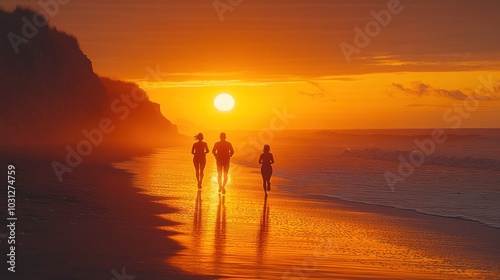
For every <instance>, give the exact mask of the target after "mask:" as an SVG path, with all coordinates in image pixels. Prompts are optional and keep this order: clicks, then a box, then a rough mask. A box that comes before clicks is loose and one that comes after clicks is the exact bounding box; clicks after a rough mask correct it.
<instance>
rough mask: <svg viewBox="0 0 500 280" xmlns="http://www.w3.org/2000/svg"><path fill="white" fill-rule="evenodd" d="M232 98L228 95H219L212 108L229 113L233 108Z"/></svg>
mask: <svg viewBox="0 0 500 280" xmlns="http://www.w3.org/2000/svg"><path fill="white" fill-rule="evenodd" d="M234 103H235V102H234V98H233V97H232V96H231V95H230V94H228V93H221V94H219V95H217V97H215V99H214V106H215V108H217V110H219V111H223V112H226V111H230V110H231V109H233V107H234Z"/></svg>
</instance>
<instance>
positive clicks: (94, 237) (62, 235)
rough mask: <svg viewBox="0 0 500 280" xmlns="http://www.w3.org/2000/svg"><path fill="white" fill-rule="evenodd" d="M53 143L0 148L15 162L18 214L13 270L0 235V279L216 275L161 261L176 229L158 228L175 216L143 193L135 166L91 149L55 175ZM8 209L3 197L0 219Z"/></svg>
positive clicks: (174, 245) (173, 249)
mask: <svg viewBox="0 0 500 280" xmlns="http://www.w3.org/2000/svg"><path fill="white" fill-rule="evenodd" d="M58 151H60V149H56V150H55V151H49V150H47V149H45V150H44V149H37V151H25V152H16V151H14V150H9V151H3V152H2V153H1V154H2V158H1V159H0V163H1V168H4V170H7V165H8V164H14V165H15V166H16V184H15V187H16V216H17V217H18V221H17V227H16V245H15V246H16V272H15V273H12V272H8V271H7V263H6V261H5V256H6V254H7V246H6V245H7V242H4V241H6V240H5V239H2V240H0V241H1V243H0V253H1V257H0V260H1V263H2V264H1V271H0V279H16V280H17V279H23V280H24V279H26V280H33V279H37V280H38V279H39V280H71V279H79V280H80V279H81V280H89V279H108V280H109V279H116V280H121V279H124V280H125V279H126V280H131V279H132V278H130V277H135V278H133V279H136V280H141V279H166V277H165V276H166V275H168V276H169V277H171V278H170V279H189V280H191V279H192V280H198V279H215V277H210V276H201V275H194V274H190V273H187V272H184V271H182V270H181V269H179V268H177V267H174V266H172V265H169V264H166V263H165V262H164V260H165V259H168V258H169V257H172V256H174V255H175V254H176V253H177V252H178V251H179V250H181V249H182V247H181V245H180V244H179V243H178V242H176V241H175V240H173V239H171V238H170V237H171V235H172V234H174V232H172V231H165V230H160V229H158V228H157V227H159V226H171V225H173V224H174V222H173V221H171V220H167V219H163V218H160V217H158V215H160V214H168V213H173V212H175V211H176V210H175V209H174V208H172V207H170V206H168V205H166V204H164V203H161V204H158V203H154V200H156V199H157V198H155V197H151V196H148V195H144V194H140V193H139V191H140V190H139V189H137V188H135V187H133V186H132V179H133V178H132V174H130V173H127V172H124V171H122V170H117V169H115V168H112V167H111V166H110V164H109V160H110V159H111V158H113V159H115V160H116V159H117V158H119V157H117V156H116V154H115V155H113V156H111V155H110V154H109V153H108V154H106V156H105V157H104V156H103V155H104V154H105V153H97V152H96V155H99V156H96V157H93V158H86V159H85V160H84V161H83V163H82V164H81V165H80V166H78V167H76V168H75V169H74V171H73V172H72V173H70V174H66V175H65V176H64V181H63V182H62V183H59V182H58V180H57V177H56V176H55V175H54V172H53V170H52V168H51V166H50V164H51V162H52V161H53V160H61V159H62V160H63V159H64V155H61V154H58V153H57V152H58ZM63 151H64V150H63ZM61 156H62V158H61ZM3 192H4V191H2V193H3ZM5 193H7V188H5ZM2 197H4V196H2ZM6 210H7V208H6V204H5V205H4V204H3V203H2V205H1V207H0V214H1V217H2V219H5V217H6V215H7V213H6ZM2 224H3V222H2ZM4 232H5V231H4V230H1V231H0V234H2V233H4Z"/></svg>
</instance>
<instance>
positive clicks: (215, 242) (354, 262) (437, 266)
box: [116, 147, 488, 279]
mask: <svg viewBox="0 0 500 280" xmlns="http://www.w3.org/2000/svg"><path fill="white" fill-rule="evenodd" d="M189 148H190V147H182V148H170V149H164V150H158V151H157V152H156V153H155V154H152V155H150V156H147V157H140V158H135V159H134V160H132V161H129V162H124V163H120V164H117V165H116V166H118V167H119V168H124V169H128V170H134V171H133V172H134V173H135V174H136V175H135V176H134V184H135V185H137V186H138V187H140V188H143V189H144V192H145V193H147V194H150V195H153V196H163V197H166V200H164V201H163V203H166V204H167V205H169V206H171V207H174V208H176V209H178V210H179V211H178V212H175V213H171V214H165V215H164V217H165V218H166V219H169V220H172V221H174V222H176V223H178V224H177V225H174V226H169V227H165V228H164V229H166V230H171V231H176V232H178V234H177V235H174V236H173V237H172V238H173V239H175V240H177V241H178V242H180V244H182V245H183V246H184V247H185V249H184V250H182V251H181V252H179V254H178V255H177V256H175V257H173V258H171V259H169V260H166V261H168V262H169V263H171V264H173V265H175V266H178V267H180V268H181V269H183V270H185V271H187V272H189V273H193V274H205V275H207V274H208V275H218V276H223V277H224V279H487V278H486V277H487V276H488V272H485V271H479V270H473V269H470V268H461V267H457V266H456V265H453V264H451V263H449V262H448V261H447V260H443V259H440V258H436V257H433V256H431V255H429V254H427V253H426V252H423V251H419V250H416V249H413V248H410V247H407V246H401V245H397V244H395V243H397V242H392V241H391V240H390V239H389V238H388V232H387V231H388V230H387V229H385V226H386V224H387V223H389V222H390V221H387V218H383V219H381V218H380V217H379V216H380V215H377V214H375V213H368V212H357V211H356V210H355V209H354V208H352V209H350V210H346V209H345V207H344V209H337V208H336V207H335V205H336V204H335V203H333V202H332V203H325V202H322V201H313V200H299V199H296V198H292V197H290V196H289V195H284V194H283V193H280V191H279V186H280V185H284V184H286V180H284V179H279V178H273V183H274V185H273V190H272V191H271V192H270V197H269V199H268V200H267V202H266V201H265V200H264V195H263V191H262V189H261V185H260V182H261V181H260V180H261V179H260V173H259V169H257V168H250V167H243V166H238V165H235V164H233V165H232V166H231V178H230V182H229V184H228V186H227V194H226V195H225V196H222V197H219V195H218V192H217V190H218V186H217V182H216V180H215V179H216V175H215V174H216V167H215V161H214V159H213V157H212V156H211V155H210V154H209V155H207V166H206V169H205V180H204V186H203V190H202V191H200V192H198V190H197V187H196V179H195V176H194V168H193V165H192V159H191V155H190V154H189V150H190V149H189ZM276 186H278V187H277V188H276ZM390 230H391V232H390V237H391V238H401V239H408V238H423V239H425V238H436V237H434V236H430V237H425V236H424V237H422V236H417V237H416V236H414V234H413V233H411V232H408V231H407V229H405V228H399V229H398V230H396V231H394V227H391V228H390ZM483 277H484V278H483Z"/></svg>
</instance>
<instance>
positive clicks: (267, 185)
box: [259, 145, 274, 197]
mask: <svg viewBox="0 0 500 280" xmlns="http://www.w3.org/2000/svg"><path fill="white" fill-rule="evenodd" d="M270 151H271V147H270V146H269V145H264V152H263V153H262V154H261V155H260V158H259V163H260V164H262V165H261V167H260V174H261V175H262V185H263V187H264V193H265V195H266V197H267V192H268V191H271V175H273V167H272V166H271V164H273V163H274V157H273V154H271V153H270Z"/></svg>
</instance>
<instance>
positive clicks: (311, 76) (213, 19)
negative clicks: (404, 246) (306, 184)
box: [3, 0, 500, 133]
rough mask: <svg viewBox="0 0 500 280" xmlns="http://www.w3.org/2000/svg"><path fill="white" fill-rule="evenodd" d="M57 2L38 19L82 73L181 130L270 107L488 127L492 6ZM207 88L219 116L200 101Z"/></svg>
mask: <svg viewBox="0 0 500 280" xmlns="http://www.w3.org/2000/svg"><path fill="white" fill-rule="evenodd" d="M55 1H56V0H42V1H41V3H56V2H55ZM220 1H221V2H222V3H227V0H220ZM3 2H4V3H3V5H4V6H5V7H6V8H7V9H11V8H13V7H14V6H15V5H16V4H25V5H29V6H30V7H32V8H34V9H36V10H40V11H44V8H43V7H42V6H41V5H40V3H39V1H13V0H6V1H3ZM60 2H68V3H66V4H58V10H57V11H56V10H54V9H53V10H52V12H53V13H52V15H49V18H50V22H51V24H53V25H55V26H57V28H58V29H59V30H63V31H66V32H68V33H70V34H73V35H74V36H76V37H77V38H78V40H79V43H80V46H81V48H82V50H83V51H84V53H86V54H87V55H88V57H89V58H90V59H91V60H92V62H93V66H94V70H95V71H96V72H97V73H98V74H100V75H103V76H109V77H114V78H120V79H124V80H130V81H135V82H138V83H139V84H140V85H141V86H143V87H145V88H146V90H147V91H148V93H149V95H150V98H151V99H152V100H153V101H155V102H158V103H160V104H161V106H162V112H163V113H164V115H165V116H166V117H167V118H169V119H170V120H172V121H174V122H175V123H177V124H179V126H180V127H182V128H183V129H185V130H186V132H189V133H191V132H192V131H196V130H201V129H236V128H249V129H261V128H265V127H266V126H268V125H269V122H270V120H272V118H273V117H274V116H275V114H276V113H275V111H276V110H278V111H282V110H285V109H284V108H286V110H287V111H288V112H289V113H290V114H293V115H294V116H295V117H294V118H293V120H291V121H290V123H289V124H287V128H402V127H451V126H452V125H458V117H457V116H459V117H460V118H461V119H462V120H461V121H460V127H498V123H499V122H498V119H499V117H500V101H499V99H500V84H498V83H497V84H494V83H495V82H496V81H499V80H500V37H499V36H498V34H500V17H498V14H499V12H500V2H498V1H494V0H488V1H467V0H457V1H453V4H450V3H451V2H447V1H430V0H419V1H409V0H401V1H397V0H383V1H382V0H358V1H347V0H342V1H341V0H337V1H336V0H329V1H328V0H316V1H313V0H276V1H264V0H252V1H246V0H243V1H241V4H239V5H236V6H234V7H231V9H232V10H231V11H226V12H225V13H223V14H222V16H223V20H221V17H220V14H218V13H217V11H216V9H215V8H214V6H213V2H214V1H212V0H190V1H185V0H184V1H183V0H168V1H166V0H158V1H156V0H155V1H142V2H141V1H129V0H121V1H117V0H111V1H102V0H101V1H98V0H87V1H76V0H73V1H71V0H70V1H67V0H66V1H60ZM231 2H232V3H238V1H231ZM374 14H375V16H374ZM387 15H390V19H389V18H388V17H387ZM377 16H378V17H380V18H379V23H376V22H375V18H374V17H377ZM384 25H385V26H384ZM367 26H368V33H370V32H371V33H372V35H373V36H371V37H370V36H368V37H366V38H365V40H364V41H363V40H358V41H356V40H355V35H356V31H355V30H356V29H355V28H356V27H359V28H360V29H361V30H364V31H363V32H364V34H366V33H367V31H366V29H365V28H366V27H367ZM370 28H371V29H370ZM367 38H368V40H369V41H367V40H366V39H367ZM358 39H359V38H358ZM361 39H363V38H361ZM356 43H358V44H356ZM361 43H363V44H361ZM341 44H343V46H346V45H347V44H348V45H350V46H352V47H353V48H354V47H356V50H355V52H353V53H352V54H351V55H350V56H349V59H346V56H345V55H344V53H343V51H342V49H341V47H340V46H341ZM353 48H351V49H349V50H351V51H352V50H353ZM344 51H345V48H344ZM153 70H155V71H159V72H161V75H159V74H157V75H156V78H155V79H152V78H151V77H149V78H146V76H147V75H148V73H149V72H151V71H153ZM153 72H154V71H153ZM481 77H482V78H481ZM485 81H493V84H490V85H488V84H487V83H486V82H485ZM484 84H486V85H484ZM480 85H483V88H482V89H481V88H478V86H480ZM220 92H228V93H230V94H232V95H233V96H234V97H235V99H236V106H235V108H234V109H233V110H232V111H230V112H226V113H222V112H218V111H217V110H216V109H215V108H214V107H213V104H212V101H213V98H214V97H215V96H216V95H217V94H218V93H220ZM467 97H470V98H473V99H478V100H480V101H479V102H478V103H479V104H477V107H474V108H473V110H471V111H470V112H468V111H466V112H465V113H463V112H462V113H460V107H461V106H462V107H463V104H464V99H465V98H467ZM454 106H455V107H454ZM467 109H471V108H470V106H469V107H467V108H465V109H464V110H467ZM273 110H274V113H273ZM448 110H455V111H451V113H450V112H448ZM469 113H470V114H469Z"/></svg>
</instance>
